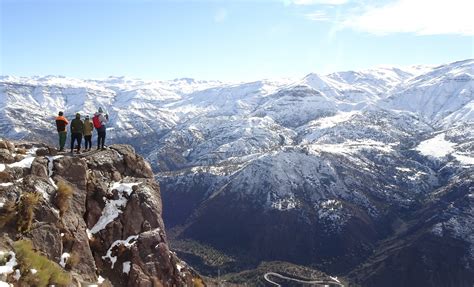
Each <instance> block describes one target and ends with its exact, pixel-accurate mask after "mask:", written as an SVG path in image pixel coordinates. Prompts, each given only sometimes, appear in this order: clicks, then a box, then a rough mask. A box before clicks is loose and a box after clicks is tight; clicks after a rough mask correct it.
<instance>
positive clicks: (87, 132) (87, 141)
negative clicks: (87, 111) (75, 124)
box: [84, 116, 94, 151]
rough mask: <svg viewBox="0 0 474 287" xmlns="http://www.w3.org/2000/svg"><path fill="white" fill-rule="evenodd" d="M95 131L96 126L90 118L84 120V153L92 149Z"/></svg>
mask: <svg viewBox="0 0 474 287" xmlns="http://www.w3.org/2000/svg"><path fill="white" fill-rule="evenodd" d="M93 131H94V125H93V124H92V121H91V120H90V118H89V116H86V119H85V120H84V151H90V150H91V148H92V132H93Z"/></svg>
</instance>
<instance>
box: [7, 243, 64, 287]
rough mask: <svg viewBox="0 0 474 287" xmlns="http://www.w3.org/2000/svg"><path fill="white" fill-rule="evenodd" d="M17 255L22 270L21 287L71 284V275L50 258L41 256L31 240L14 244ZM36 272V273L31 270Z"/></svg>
mask: <svg viewBox="0 0 474 287" xmlns="http://www.w3.org/2000/svg"><path fill="white" fill-rule="evenodd" d="M13 246H14V249H15V254H16V258H17V262H18V266H19V269H20V273H21V277H20V279H19V283H20V285H21V286H39V287H42V286H48V285H60V286H67V285H69V284H70V283H71V276H70V275H69V273H67V272H65V271H64V270H62V268H61V267H60V266H59V265H58V264H57V263H55V262H53V261H51V260H49V259H48V257H46V256H43V255H41V254H40V253H39V252H37V251H35V250H34V249H33V244H32V243H31V241H29V240H20V241H16V242H15V243H14V245H13ZM32 269H34V270H36V272H35V273H33V272H31V270H32Z"/></svg>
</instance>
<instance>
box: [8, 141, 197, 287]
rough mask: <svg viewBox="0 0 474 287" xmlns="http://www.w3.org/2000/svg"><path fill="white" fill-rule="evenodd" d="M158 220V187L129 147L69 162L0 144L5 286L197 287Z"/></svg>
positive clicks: (41, 148) (46, 151)
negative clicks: (173, 250) (172, 249)
mask: <svg viewBox="0 0 474 287" xmlns="http://www.w3.org/2000/svg"><path fill="white" fill-rule="evenodd" d="M161 216H162V203H161V197H160V188H159V185H158V184H157V183H156V182H155V180H154V178H153V173H152V170H151V168H150V166H149V164H148V163H147V162H146V161H144V159H143V158H142V157H140V156H139V155H137V154H136V153H135V151H134V149H133V148H132V147H130V146H127V145H112V146H110V147H109V149H107V150H105V151H93V152H90V153H87V154H80V155H74V156H71V155H70V154H69V153H68V154H57V152H56V149H55V148H50V147H48V146H47V145H44V144H37V143H25V142H10V141H6V140H3V141H0V231H1V237H2V239H1V240H0V252H1V253H0V255H1V256H0V281H3V283H0V284H3V285H5V284H6V283H4V282H8V283H10V284H12V285H13V286H33V285H35V286H46V285H48V284H56V285H63V286H66V285H68V286H84V284H90V285H88V286H92V285H94V284H95V285H96V286H112V285H113V286H199V285H194V284H199V283H202V281H201V279H200V277H199V276H198V275H197V274H196V273H195V272H194V271H193V270H192V269H190V268H189V267H188V266H187V264H186V263H185V262H183V261H181V260H180V259H179V258H178V257H177V256H176V255H175V254H174V253H173V252H171V251H170V250H169V247H168V242H167V238H166V233H165V228H164V224H163V220H162V217H161ZM81 284H83V285H81ZM3 285H1V286H3ZM5 286H8V284H6V285H5ZM202 286H203V285H202Z"/></svg>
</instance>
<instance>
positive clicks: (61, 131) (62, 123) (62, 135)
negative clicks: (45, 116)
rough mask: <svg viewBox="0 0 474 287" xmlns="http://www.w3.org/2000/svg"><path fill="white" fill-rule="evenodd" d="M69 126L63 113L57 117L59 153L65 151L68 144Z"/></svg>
mask: <svg viewBox="0 0 474 287" xmlns="http://www.w3.org/2000/svg"><path fill="white" fill-rule="evenodd" d="M68 124H69V122H68V121H67V119H66V118H65V117H64V114H63V112H62V111H61V112H59V114H58V116H57V117H56V129H57V130H58V135H59V151H64V145H65V144H66V138H67V130H66V126H67V125H68Z"/></svg>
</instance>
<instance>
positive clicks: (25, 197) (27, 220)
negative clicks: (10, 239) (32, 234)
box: [16, 192, 41, 233]
mask: <svg viewBox="0 0 474 287" xmlns="http://www.w3.org/2000/svg"><path fill="white" fill-rule="evenodd" d="M40 196H41V195H40V194H39V193H36V192H25V193H23V194H22V195H21V196H20V200H19V202H18V205H17V207H16V210H17V214H18V217H17V218H18V220H17V230H18V231H19V232H22V233H24V232H28V231H30V228H31V223H32V222H33V218H34V209H35V207H36V205H37V204H38V202H39V199H40Z"/></svg>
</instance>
